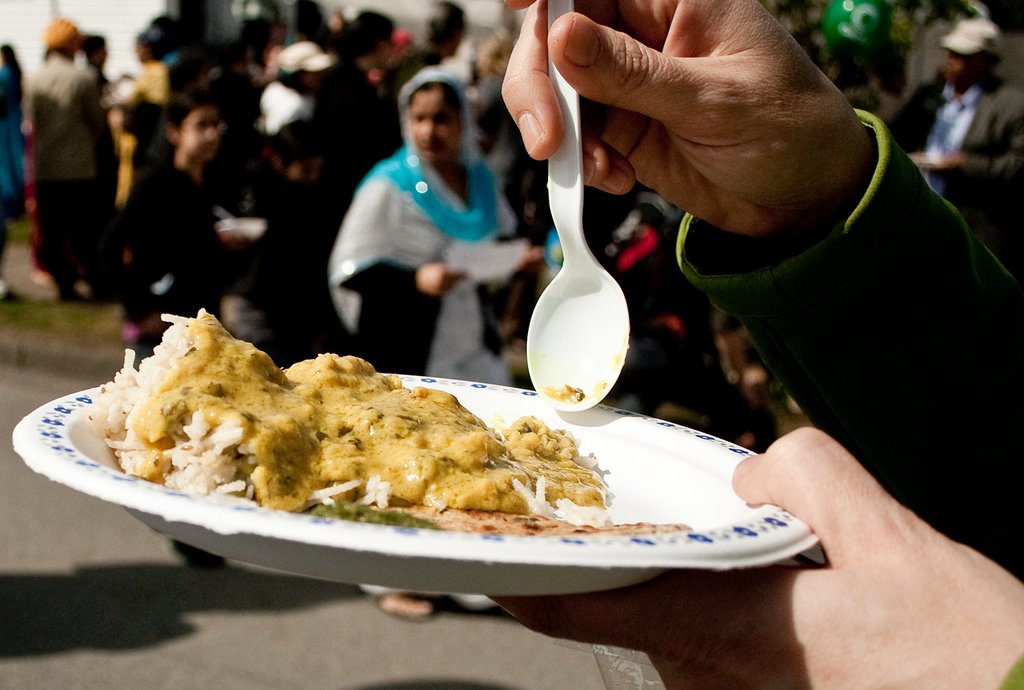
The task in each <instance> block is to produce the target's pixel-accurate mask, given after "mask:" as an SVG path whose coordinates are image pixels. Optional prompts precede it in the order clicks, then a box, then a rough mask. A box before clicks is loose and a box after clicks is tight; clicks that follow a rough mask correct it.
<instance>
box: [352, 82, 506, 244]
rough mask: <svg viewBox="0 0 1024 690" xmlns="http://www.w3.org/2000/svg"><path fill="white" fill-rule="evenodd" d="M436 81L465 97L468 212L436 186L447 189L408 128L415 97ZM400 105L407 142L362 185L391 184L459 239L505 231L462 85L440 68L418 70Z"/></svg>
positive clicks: (475, 238) (463, 156)
mask: <svg viewBox="0 0 1024 690" xmlns="http://www.w3.org/2000/svg"><path fill="white" fill-rule="evenodd" d="M434 83H441V84H446V85H448V86H450V87H451V88H452V89H453V90H454V91H455V93H456V95H457V96H458V98H459V115H460V117H461V118H462V142H461V144H460V147H459V159H460V160H461V161H462V164H463V165H464V166H466V174H467V185H468V197H469V198H468V199H467V200H466V204H465V208H457V207H453V206H451V205H450V204H448V203H447V202H446V201H445V199H444V198H443V197H442V196H440V195H438V193H437V190H436V189H435V187H436V186H437V185H444V182H443V181H442V180H441V176H440V175H439V174H438V173H437V172H436V171H435V170H433V168H432V167H431V166H430V164H429V163H426V162H424V161H423V160H421V159H420V157H419V155H417V152H416V146H415V144H414V143H413V142H412V138H411V136H410V134H409V132H408V127H407V125H406V115H407V112H408V109H409V101H410V100H411V98H412V95H413V93H415V92H416V91H417V90H418V89H419V88H420V87H422V86H424V85H426V84H434ZM398 102H399V109H400V114H401V117H402V138H403V140H404V141H405V143H404V145H403V146H402V147H401V148H400V149H398V151H396V152H395V153H394V154H393V155H392V156H391V157H390V158H385V159H384V160H382V161H380V162H379V163H377V165H375V166H374V167H373V169H371V170H370V172H369V173H368V174H367V175H366V177H365V178H364V179H363V182H362V183H361V184H365V183H366V182H368V181H369V180H373V179H380V178H384V179H387V180H389V181H390V182H391V183H392V184H393V185H395V186H396V187H397V188H398V189H400V190H401V191H402V192H403V193H404V194H405V195H406V196H408V197H409V198H410V199H412V201H413V202H414V203H415V204H416V205H417V206H418V207H419V208H420V209H421V210H422V211H423V212H424V213H425V214H426V215H427V217H428V218H430V221H431V222H432V223H433V224H434V226H435V227H437V229H438V230H440V231H441V232H443V233H445V234H446V235H449V236H451V237H453V238H455V239H458V240H462V241H465V242H477V241H480V240H483V239H485V238H488V237H490V236H492V235H493V234H494V233H495V232H497V231H498V229H499V225H498V195H497V189H496V188H495V181H494V175H493V174H491V171H490V170H488V168H487V166H486V165H485V164H484V163H483V160H482V159H481V156H480V152H479V151H478V150H477V146H476V127H475V125H474V123H473V118H472V112H471V110H470V107H469V102H468V100H467V99H466V92H465V89H464V88H463V86H462V84H461V83H460V82H459V80H458V79H457V78H456V77H455V76H454V75H452V74H451V73H449V72H447V71H445V70H443V69H441V68H439V67H427V68H424V69H422V70H420V71H419V72H417V73H416V76H414V77H413V78H412V79H410V80H409V81H408V82H407V83H406V84H405V86H403V87H402V90H401V92H400V94H399V100H398Z"/></svg>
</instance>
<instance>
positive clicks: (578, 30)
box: [565, 19, 601, 67]
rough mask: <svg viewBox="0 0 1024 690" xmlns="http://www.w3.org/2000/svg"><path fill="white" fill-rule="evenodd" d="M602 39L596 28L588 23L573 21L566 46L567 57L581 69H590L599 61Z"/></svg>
mask: <svg viewBox="0 0 1024 690" xmlns="http://www.w3.org/2000/svg"><path fill="white" fill-rule="evenodd" d="M600 49H601V39H600V37H599V36H598V35H597V31H596V30H595V29H594V26H593V25H591V24H589V23H588V22H583V21H579V19H576V20H574V21H573V23H572V26H571V27H569V40H568V41H566V44H565V57H566V58H568V59H569V61H570V62H572V63H574V64H576V65H579V66H580V67H590V66H591V65H592V64H594V62H595V61H597V54H598V51H600Z"/></svg>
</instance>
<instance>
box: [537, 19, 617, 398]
mask: <svg viewBox="0 0 1024 690" xmlns="http://www.w3.org/2000/svg"><path fill="white" fill-rule="evenodd" d="M572 10H573V0H549V1H548V26H549V27H550V26H551V24H552V23H553V22H554V21H555V19H557V18H558V17H559V16H561V15H562V14H565V13H566V12H571V11H572ZM548 73H549V74H550V75H551V81H552V84H553V85H554V87H555V94H556V96H557V98H558V102H559V106H560V107H561V109H562V121H563V122H564V123H565V136H564V138H563V140H562V143H561V145H560V146H559V147H558V150H557V151H556V152H555V154H554V155H553V156H552V157H551V158H550V160H549V161H548V199H549V201H550V204H551V216H552V219H553V220H554V224H555V229H556V230H557V231H558V240H559V242H560V244H561V245H562V255H563V263H562V268H561V270H560V271H559V272H558V275H556V276H555V278H554V280H552V281H551V284H550V285H548V286H547V288H546V289H545V290H544V292H543V293H542V294H541V296H540V299H538V300H537V305H536V306H535V307H534V310H533V316H532V317H531V319H530V327H529V330H528V332H527V337H526V352H527V364H528V366H529V370H530V378H531V380H532V381H533V385H534V388H536V389H537V391H538V393H540V395H541V396H543V398H544V400H545V402H547V403H548V404H549V405H551V406H552V407H554V408H555V409H557V410H562V411H580V410H586V409H589V408H591V407H593V406H594V405H596V404H597V403H599V402H601V400H603V399H604V397H605V395H607V394H608V391H609V390H611V387H612V385H613V384H614V383H615V380H616V379H617V378H618V377H619V372H620V371H621V370H622V365H623V362H624V361H625V359H626V350H627V349H628V347H629V312H628V310H627V308H626V298H625V296H624V295H623V294H622V289H621V288H620V287H619V284H618V283H616V282H615V279H614V278H612V277H611V276H610V275H609V274H608V272H607V271H605V270H604V269H603V268H602V267H601V265H600V264H599V263H598V262H597V259H595V258H594V255H593V254H592V253H591V252H590V248H589V247H588V246H587V241H586V238H585V237H584V234H583V154H582V145H581V134H580V104H579V96H578V95H577V94H576V92H575V91H574V90H573V88H572V87H571V86H569V84H568V83H567V82H566V81H565V79H563V78H562V75H561V74H559V73H558V70H557V69H555V66H554V65H553V64H551V62H550V60H549V61H548Z"/></svg>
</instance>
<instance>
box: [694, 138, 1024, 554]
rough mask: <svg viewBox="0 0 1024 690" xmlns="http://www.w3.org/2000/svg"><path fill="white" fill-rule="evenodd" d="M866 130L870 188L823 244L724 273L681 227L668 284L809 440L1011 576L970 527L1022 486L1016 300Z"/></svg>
mask: <svg viewBox="0 0 1024 690" xmlns="http://www.w3.org/2000/svg"><path fill="white" fill-rule="evenodd" d="M872 124H873V126H874V127H875V128H876V132H877V136H878V141H879V161H878V166H877V169H876V171H875V175H874V177H873V179H872V182H871V186H870V188H869V189H868V192H867V194H866V195H865V196H864V198H863V200H862V201H861V203H860V205H858V207H857V209H856V210H855V211H854V212H853V214H852V215H851V216H850V217H849V218H848V219H847V220H846V221H845V222H843V223H841V224H839V225H837V226H836V227H834V228H832V230H831V232H830V233H829V234H828V235H827V237H825V238H824V239H823V240H822V241H820V242H818V243H816V244H814V245H813V246H811V247H809V248H807V249H805V250H804V251H802V252H800V253H798V254H796V255H794V256H791V257H789V258H784V259H781V260H779V261H778V262H777V263H775V264H773V265H771V266H768V267H764V268H757V269H754V270H749V269H746V270H747V272H738V271H730V270H729V268H728V263H727V259H726V260H723V259H722V258H721V257H710V256H705V255H703V254H702V252H703V251H704V250H705V248H706V247H708V246H713V245H714V240H713V238H714V236H715V233H717V232H718V231H716V230H714V229H712V228H708V227H707V226H702V225H701V224H700V223H699V222H694V221H692V219H687V220H686V221H684V225H683V231H682V233H681V235H680V248H681V257H680V258H681V262H682V265H683V269H684V272H685V273H686V274H687V276H688V277H689V278H690V279H691V281H693V282H694V283H695V284H696V285H697V286H698V287H700V288H701V289H703V290H705V291H706V292H707V293H708V294H709V296H710V297H711V299H712V301H714V302H715V303H716V304H717V305H718V306H719V307H720V308H722V309H723V310H725V311H726V312H729V313H732V314H735V315H736V316H738V317H740V318H741V320H743V322H744V323H745V324H746V325H747V327H748V329H749V330H750V333H751V336H752V338H753V339H754V342H755V344H756V346H757V347H758V350H759V351H760V352H761V354H762V356H763V357H764V360H765V362H766V363H767V364H768V366H769V367H770V368H771V369H772V370H773V371H774V372H775V373H776V375H777V376H778V377H779V378H780V379H781V381H782V382H783V383H784V384H785V386H786V387H787V389H788V391H789V392H790V394H791V395H793V397H794V398H795V399H796V400H797V401H798V402H799V403H800V405H801V406H802V408H803V409H804V410H805V411H806V412H807V414H808V416H809V417H810V419H811V420H812V421H813V422H814V424H815V425H817V426H819V427H820V428H822V429H824V430H825V431H827V432H829V433H831V434H832V435H834V436H835V437H836V438H838V439H839V440H840V441H841V442H842V443H843V444H844V445H846V447H847V448H848V449H850V451H851V452H852V453H853V454H854V455H855V456H857V457H858V458H859V459H860V460H861V461H862V462H863V463H864V464H865V465H866V466H867V467H868V468H869V469H870V470H871V471H872V472H873V473H874V474H875V475H876V476H878V477H879V478H880V479H881V481H882V482H883V483H884V484H885V485H886V486H887V488H888V489H889V490H890V491H891V492H892V493H893V494H894V495H895V496H896V497H897V498H898V499H899V500H900V501H901V502H903V503H905V504H906V505H908V506H910V507H911V508H912V509H914V510H916V511H918V512H919V513H921V515H922V516H923V517H925V518H926V519H928V520H929V521H931V522H933V524H935V525H936V526H937V527H939V528H940V529H941V530H942V531H945V532H947V533H948V534H951V535H952V536H954V537H956V538H958V539H961V540H964V541H967V542H969V543H972V544H973V545H975V546H977V547H978V548H980V549H982V550H983V551H987V552H989V553H991V554H992V555H993V556H994V557H996V558H997V560H1002V561H1003V562H1004V565H1007V566H1008V567H1011V569H1014V570H1015V571H1016V572H1017V573H1018V574H1020V571H1021V569H1020V568H1018V567H1016V566H1015V565H1014V564H1012V563H1008V562H1006V559H1007V558H1011V554H1009V552H1008V551H1006V552H1004V551H1003V549H1004V548H1005V549H1009V547H1008V545H1007V544H1005V543H1002V542H1005V540H1006V538H1005V537H1004V536H1002V535H998V534H995V535H994V534H992V532H993V530H997V529H998V528H996V527H995V526H994V525H989V526H988V528H987V529H985V530H983V532H984V533H978V532H977V531H976V530H975V529H974V527H973V526H975V525H978V524H982V525H983V524H984V520H985V519H993V520H995V519H997V518H1000V517H1002V510H1003V509H1002V508H1001V507H1000V506H997V505H994V504H995V503H998V502H999V501H1001V500H1002V499H1003V498H1004V497H1005V498H1009V497H1010V496H1011V493H1010V492H1011V489H1015V488H1016V487H1017V486H1019V485H1020V480H1021V479H1022V472H1021V463H1020V462H1018V461H1017V460H1016V455H1018V453H1017V452H1016V448H1017V447H1018V446H1017V438H1016V436H1017V433H1016V431H1015V429H1016V428H1017V427H1018V426H1019V420H1020V419H1021V418H1024V401H1022V398H1021V396H1020V395H1019V391H1020V390H1021V387H1022V385H1024V367H1022V366H1021V358H1022V357H1024V299H1022V295H1021V291H1020V288H1019V286H1018V285H1017V284H1016V283H1015V282H1014V281H1013V279H1012V278H1011V277H1010V276H1009V275H1008V274H1007V273H1006V272H1005V271H1004V270H1003V269H1002V268H1001V266H999V264H998V263H997V262H996V261H995V260H994V259H993V258H992V256H991V255H990V254H989V253H988V252H987V251H986V250H985V249H984V248H983V247H982V246H981V245H980V243H979V242H978V241H977V240H976V239H975V238H974V236H973V234H972V233H971V232H970V231H969V230H968V229H967V228H966V227H965V226H964V225H963V223H962V220H961V219H960V217H959V215H958V214H956V213H955V212H953V211H952V210H951V209H950V208H949V207H948V206H946V204H945V203H944V202H943V201H942V200H941V199H940V198H938V197H937V196H935V195H934V194H932V193H931V192H930V191H929V190H928V188H927V186H926V185H925V183H924V181H923V179H922V178H921V177H920V175H919V173H918V172H917V170H916V168H915V167H914V165H913V164H912V163H911V162H910V161H909V160H908V159H907V158H906V156H905V154H903V153H902V151H900V150H899V149H898V148H896V147H895V145H893V144H892V143H891V141H890V139H889V136H888V133H887V132H886V131H885V130H884V128H883V127H882V126H881V124H880V123H878V122H877V121H875V122H873V123H872ZM706 237H707V238H712V241H711V242H706V241H705V238H706ZM712 260H713V262H712ZM708 265H713V266H714V271H713V272H709V271H708V270H707V268H706V266H708ZM986 492H989V493H988V494H987V495H989V496H990V497H991V503H990V504H989V505H986V506H984V507H983V508H981V509H980V512H977V513H973V514H972V515H969V516H967V517H964V516H957V515H956V511H955V510H952V508H951V507H952V506H953V505H955V504H957V503H959V502H961V501H962V500H963V499H964V498H968V499H970V498H975V500H977V499H978V497H980V496H983V495H986ZM993 492H994V493H993ZM971 505H972V506H973V505H974V504H973V503H972V504H971ZM971 510H973V508H972V509H971ZM991 540H994V542H1001V543H1000V544H994V543H993V544H989V541H991ZM1001 556H1002V558H1000V557H1001ZM1012 558H1015V559H1017V562H1018V563H1019V558H1020V557H1019V556H1015V557H1012Z"/></svg>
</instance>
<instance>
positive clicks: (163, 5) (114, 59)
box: [0, 0, 171, 79]
mask: <svg viewBox="0 0 1024 690" xmlns="http://www.w3.org/2000/svg"><path fill="white" fill-rule="evenodd" d="M169 6H171V5H170V3H169V2H168V0H0V43H9V44H11V45H12V46H14V50H15V52H16V53H17V55H18V60H19V61H20V62H21V65H22V69H23V70H24V71H25V72H26V73H31V72H32V71H33V70H35V69H36V68H37V67H39V65H40V63H41V62H42V59H43V44H42V33H43V29H44V28H45V27H46V25H47V24H49V23H50V21H51V20H52V19H53V18H54V17H66V18H67V19H70V20H71V21H73V22H75V23H76V24H77V25H78V28H79V30H81V31H82V33H86V34H93V33H94V34H101V35H102V36H104V37H105V38H106V39H107V50H108V51H109V52H110V57H109V59H108V60H107V65H106V69H105V70H104V71H105V72H106V74H107V76H108V77H109V78H111V79H116V78H117V77H119V76H121V75H124V74H128V75H134V74H136V73H137V72H138V69H139V62H138V60H137V59H136V57H135V37H136V36H137V35H138V34H139V33H140V32H141V31H142V30H143V29H145V28H146V26H148V25H149V22H150V21H151V20H152V19H153V18H154V17H156V16H158V15H160V14H163V13H164V12H165V11H166V10H167V8H168V7H169Z"/></svg>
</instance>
